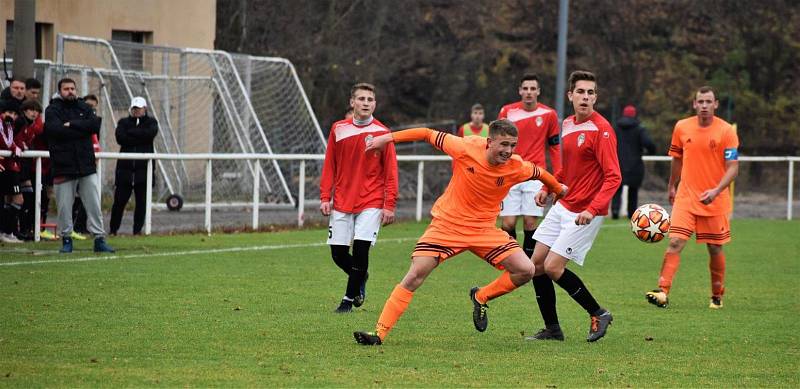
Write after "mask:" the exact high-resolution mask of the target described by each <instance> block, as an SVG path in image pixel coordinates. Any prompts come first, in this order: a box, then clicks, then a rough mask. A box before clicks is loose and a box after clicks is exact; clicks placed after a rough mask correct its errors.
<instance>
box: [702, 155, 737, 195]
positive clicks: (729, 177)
mask: <svg viewBox="0 0 800 389" xmlns="http://www.w3.org/2000/svg"><path fill="white" fill-rule="evenodd" d="M738 174H739V161H735V160H734V161H725V174H724V175H722V179H721V180H720V181H719V184H717V186H715V187H714V188H712V189H709V190H707V191H705V192H703V193H701V194H700V201H701V202H702V203H703V204H706V205H707V204H711V202H712V201H714V199H715V198H717V196H719V193H720V192H722V190H723V189H725V188H727V187H728V185H730V184H731V182H733V179H734V178H736V176H737V175H738Z"/></svg>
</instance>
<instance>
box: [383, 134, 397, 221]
mask: <svg viewBox="0 0 800 389" xmlns="http://www.w3.org/2000/svg"><path fill="white" fill-rule="evenodd" d="M383 173H384V188H385V189H384V190H385V192H384V195H383V209H382V211H381V223H383V225H387V224H392V223H393V222H394V211H395V207H396V206H397V190H398V189H397V188H398V186H397V153H396V152H395V149H394V145H393V144H389V145H387V146H386V150H384V152H383Z"/></svg>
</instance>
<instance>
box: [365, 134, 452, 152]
mask: <svg viewBox="0 0 800 389" xmlns="http://www.w3.org/2000/svg"><path fill="white" fill-rule="evenodd" d="M414 141H425V142H428V143H430V144H431V145H432V146H433V147H435V148H437V149H439V150H442V151H444V152H445V153H447V154H448V155H449V156H451V157H454V158H455V157H456V156H458V155H460V154H461V153H462V152H463V150H464V139H463V138H459V137H457V136H455V135H453V134H448V133H446V132H441V131H436V130H432V129H430V128H410V129H408V130H403V131H397V132H392V133H389V134H383V135H381V136H377V137H375V138H372V140H371V141H368V142H367V149H366V151H370V150H377V149H382V148H383V147H384V146H386V145H387V144H389V143H402V142H414Z"/></svg>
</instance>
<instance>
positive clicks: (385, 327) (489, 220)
mask: <svg viewBox="0 0 800 389" xmlns="http://www.w3.org/2000/svg"><path fill="white" fill-rule="evenodd" d="M417 140H424V141H427V142H428V143H430V144H432V145H433V146H434V147H435V148H437V149H440V150H442V151H444V152H445V153H447V154H448V155H450V156H451V157H452V158H453V177H452V178H451V179H450V183H449V184H448V186H447V189H445V192H444V194H442V196H441V197H439V199H438V200H437V201H436V203H435V204H434V205H433V209H432V210H431V215H432V216H433V220H432V221H431V224H430V225H429V226H428V228H427V229H426V230H425V233H424V234H423V235H422V237H420V238H419V241H417V245H416V246H415V248H414V252H413V253H412V254H411V257H412V258H411V268H410V269H409V270H408V273H406V275H405V277H404V278H403V280H402V281H400V283H399V284H398V285H397V286H396V287H395V288H394V290H393V291H392V294H391V295H390V296H389V299H388V300H387V301H386V304H385V305H384V307H383V311H382V312H381V315H380V317H379V318H378V323H377V324H376V326H375V328H376V331H375V332H361V331H357V332H354V333H353V336H354V337H355V339H356V341H357V342H358V343H360V344H363V345H379V344H382V343H383V341H384V340H385V339H386V336H387V334H388V333H389V331H391V329H392V327H393V326H394V325H395V323H397V320H398V319H400V316H402V315H403V312H404V311H405V310H406V308H407V307H408V304H409V303H410V302H411V298H412V297H413V296H414V291H415V290H417V288H419V287H420V286H421V285H422V283H423V282H424V281H425V278H426V277H428V275H429V274H430V273H431V272H432V271H433V269H435V268H436V266H438V265H439V264H440V263H442V262H443V261H445V260H446V259H448V258H450V257H453V256H455V255H457V254H459V253H461V252H463V251H466V250H469V251H471V252H472V253H474V254H475V255H477V256H478V257H480V258H482V259H483V260H485V261H486V262H487V263H489V264H490V265H492V266H494V267H496V268H498V269H502V270H503V273H502V274H501V275H500V276H499V277H498V278H497V279H496V280H494V281H492V282H491V283H489V285H486V286H484V287H482V288H478V287H474V288H472V289H471V290H470V300H471V301H472V304H473V313H472V319H473V324H474V325H475V329H476V330H478V331H481V332H483V331H486V327H487V326H488V324H489V322H488V317H487V308H488V307H487V305H486V303H487V302H488V301H489V300H492V299H495V298H497V297H500V296H502V295H504V294H506V293H509V292H511V291H513V290H514V289H516V288H517V287H519V286H520V285H524V284H526V283H527V282H528V281H530V279H531V277H532V276H533V272H534V268H533V263H532V262H531V261H530V259H529V258H528V257H527V256H526V255H525V253H524V252H523V251H522V249H521V248H520V247H519V244H518V243H517V242H516V241H515V240H514V239H513V238H511V237H510V236H508V234H506V233H505V232H504V231H503V230H501V229H499V228H497V227H496V226H495V220H496V219H497V214H498V212H499V211H500V200H502V198H503V197H505V195H506V194H507V193H508V190H509V189H510V188H511V187H512V186H513V185H515V184H517V183H520V182H523V181H526V180H529V179H536V180H541V181H542V182H543V183H544V184H545V185H547V187H548V188H549V190H550V191H551V192H553V193H556V194H558V195H560V194H562V193H564V192H565V191H566V188H564V187H562V186H561V184H559V183H558V181H556V180H555V179H554V178H553V176H552V175H550V173H548V172H547V171H545V170H544V169H541V168H539V167H538V166H536V165H534V164H532V163H530V162H528V161H523V160H522V158H520V157H519V156H518V155H513V154H512V152H513V151H514V147H515V146H516V145H517V128H516V127H515V126H514V124H513V123H511V122H510V121H508V120H496V121H494V122H492V123H491V124H490V125H489V137H488V138H482V137H479V136H467V137H464V138H459V137H457V136H454V135H450V134H446V133H443V132H439V131H434V130H431V129H427V128H415V129H410V130H405V131H399V132H395V133H392V134H386V135H381V136H378V137H376V138H374V139H372V142H367V152H370V150H376V149H377V150H380V149H381V148H383V147H384V146H385V145H386V144H388V143H390V142H410V141H417Z"/></svg>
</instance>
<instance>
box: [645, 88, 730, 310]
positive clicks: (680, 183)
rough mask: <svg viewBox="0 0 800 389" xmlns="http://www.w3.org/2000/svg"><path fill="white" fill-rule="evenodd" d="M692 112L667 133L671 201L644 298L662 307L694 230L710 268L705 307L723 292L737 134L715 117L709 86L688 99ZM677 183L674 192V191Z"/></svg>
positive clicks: (715, 306) (716, 103)
mask: <svg viewBox="0 0 800 389" xmlns="http://www.w3.org/2000/svg"><path fill="white" fill-rule="evenodd" d="M692 106H693V107H694V110H695V111H696V112H697V116H692V117H689V118H686V119H683V120H680V121H678V123H677V124H675V129H674V130H673V132H672V144H670V147H669V155H670V156H672V172H671V174H670V177H669V186H668V190H669V202H670V203H671V204H673V208H672V220H671V222H672V223H671V224H672V226H671V227H670V231H669V238H670V239H669V247H668V248H667V252H666V253H665V254H664V263H663V265H662V266H661V276H660V277H659V279H658V289H655V290H653V291H650V292H647V294H646V296H647V301H649V302H650V303H651V304H654V305H656V306H659V307H662V308H666V306H667V304H669V300H668V298H667V295H668V294H669V291H670V287H671V286H672V278H673V277H674V276H675V273H676V272H677V271H678V265H679V264H680V261H681V257H680V255H681V251H682V250H683V248H684V246H686V241H687V240H688V239H689V238H691V237H692V234H693V233H696V234H697V238H696V239H697V243H705V244H706V246H707V247H708V254H709V255H710V257H711V259H710V261H709V265H708V267H709V270H710V271H711V303H710V304H709V308H712V309H719V308H722V295H723V294H724V293H725V253H723V251H722V245H723V244H725V243H728V242H730V240H731V229H730V221H729V220H728V214H730V212H731V194H730V191H729V190H728V186H729V185H730V183H731V182H732V181H733V179H734V178H736V175H737V174H738V173H739V161H738V151H737V148H738V147H739V138H738V137H737V136H736V132H734V131H733V128H731V125H730V124H728V123H727V122H725V121H724V120H722V119H720V118H718V117H716V116H714V110H716V109H717V107H718V106H719V101H717V99H716V97H715V96H714V90H713V89H711V87H709V86H704V87H701V88H700V89H698V90H697V93H696V94H695V98H694V102H693V103H692ZM676 187H677V193H676Z"/></svg>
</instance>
